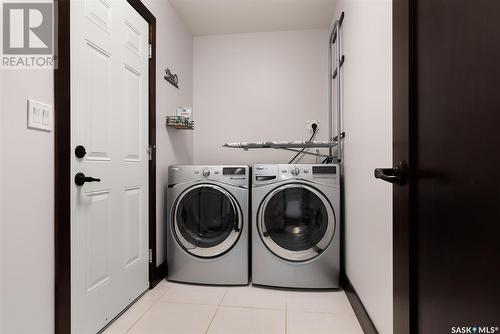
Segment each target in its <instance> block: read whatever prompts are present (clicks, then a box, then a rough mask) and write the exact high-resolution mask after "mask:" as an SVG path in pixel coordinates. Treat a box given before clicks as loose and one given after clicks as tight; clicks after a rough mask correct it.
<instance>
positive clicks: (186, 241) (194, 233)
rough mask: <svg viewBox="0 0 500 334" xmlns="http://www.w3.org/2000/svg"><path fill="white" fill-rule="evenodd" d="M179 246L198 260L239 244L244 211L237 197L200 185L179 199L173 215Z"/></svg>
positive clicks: (216, 187) (218, 189)
mask: <svg viewBox="0 0 500 334" xmlns="http://www.w3.org/2000/svg"><path fill="white" fill-rule="evenodd" d="M173 214H174V216H173V218H174V219H173V221H174V233H175V236H176V239H177V241H178V242H179V244H180V245H181V246H182V247H183V248H184V249H185V250H186V251H187V252H189V253H191V254H193V255H196V256H199V257H207V258H208V257H215V256H219V255H222V254H224V253H225V252H227V251H228V250H229V249H231V247H232V246H233V245H234V244H235V243H236V242H237V241H238V237H239V235H240V232H241V226H242V214H241V209H240V208H239V206H238V203H237V202H236V200H235V199H234V197H233V196H232V195H231V194H230V193H229V192H228V191H226V190H225V189H223V188H222V187H219V186H216V185H197V186H194V187H192V188H189V189H188V190H186V191H185V192H184V193H183V194H182V195H181V196H180V197H179V198H178V200H177V203H176V205H175V210H174V212H173Z"/></svg>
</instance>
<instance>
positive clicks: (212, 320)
mask: <svg viewBox="0 0 500 334" xmlns="http://www.w3.org/2000/svg"><path fill="white" fill-rule="evenodd" d="M228 291H229V288H226V291H224V295H223V296H222V298H221V300H220V302H219V305H217V308H216V309H215V312H214V315H213V317H212V319H211V320H210V323H209V324H208V327H207V330H206V331H205V334H208V331H209V330H210V326H212V323H213V322H214V319H215V316H216V315H217V312H219V309H220V307H221V305H222V302H223V301H224V298H225V297H226V294H227V292H228Z"/></svg>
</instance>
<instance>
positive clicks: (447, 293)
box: [393, 0, 500, 334]
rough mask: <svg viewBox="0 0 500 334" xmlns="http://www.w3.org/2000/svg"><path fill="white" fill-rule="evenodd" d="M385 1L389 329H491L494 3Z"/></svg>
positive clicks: (497, 322)
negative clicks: (389, 87)
mask: <svg viewBox="0 0 500 334" xmlns="http://www.w3.org/2000/svg"><path fill="white" fill-rule="evenodd" d="M393 9H394V16H393V19H394V20H393V26H394V83H393V84H394V160H395V161H394V164H395V165H396V164H397V163H398V162H400V161H406V162H407V163H408V165H409V179H408V182H407V183H406V184H405V185H395V186H394V333H397V334H407V333H422V334H433V333H436V334H438V333H439V334H441V333H463V330H465V331H469V332H470V333H498V327H500V149H499V145H500V131H499V124H500V1H494V0H493V1H492V0H474V1H472V0H453V1H451V0H415V1H410V0H395V1H394V7H393ZM462 327H463V328H462Z"/></svg>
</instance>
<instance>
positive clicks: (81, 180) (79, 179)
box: [75, 173, 101, 186]
mask: <svg viewBox="0 0 500 334" xmlns="http://www.w3.org/2000/svg"><path fill="white" fill-rule="evenodd" d="M85 182H101V179H96V178H94V177H90V176H85V174H83V173H77V174H76V175H75V184H76V185H77V186H83V185H84V184H85Z"/></svg>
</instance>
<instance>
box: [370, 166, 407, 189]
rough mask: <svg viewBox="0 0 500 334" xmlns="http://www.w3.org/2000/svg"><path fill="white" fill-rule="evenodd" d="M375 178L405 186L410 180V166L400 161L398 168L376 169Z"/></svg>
mask: <svg viewBox="0 0 500 334" xmlns="http://www.w3.org/2000/svg"><path fill="white" fill-rule="evenodd" d="M374 174H375V178H376V179H381V180H384V181H386V182H390V183H394V184H399V185H404V184H405V183H406V181H407V179H408V165H407V164H406V162H404V161H400V162H399V163H398V165H397V166H396V168H375V173H374Z"/></svg>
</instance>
